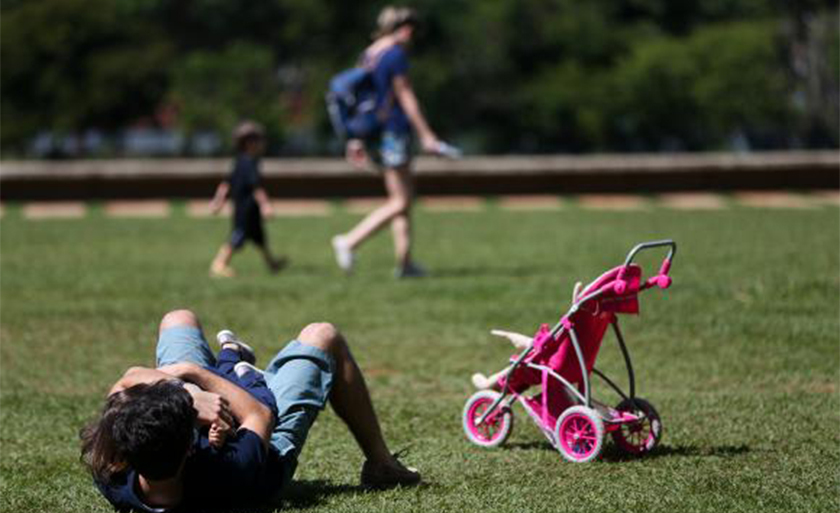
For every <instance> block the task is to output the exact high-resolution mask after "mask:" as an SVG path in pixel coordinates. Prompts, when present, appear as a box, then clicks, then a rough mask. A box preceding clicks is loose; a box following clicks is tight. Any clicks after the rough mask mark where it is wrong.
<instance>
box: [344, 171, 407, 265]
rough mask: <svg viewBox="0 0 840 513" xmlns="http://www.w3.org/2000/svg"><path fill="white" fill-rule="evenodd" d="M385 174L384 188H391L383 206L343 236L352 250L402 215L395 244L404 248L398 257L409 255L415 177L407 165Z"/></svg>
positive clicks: (395, 235) (388, 189)
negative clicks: (410, 215) (410, 217)
mask: <svg viewBox="0 0 840 513" xmlns="http://www.w3.org/2000/svg"><path fill="white" fill-rule="evenodd" d="M384 174H385V189H386V190H387V192H388V199H387V201H386V202H385V204H383V205H382V206H381V207H379V208H377V209H376V210H374V211H373V212H371V213H370V214H368V216H367V217H365V218H364V219H363V220H362V221H361V222H360V223H359V224H357V225H356V227H355V228H353V229H352V230H350V231H349V232H348V233H347V234H345V235H344V236H343V240H344V242H345V243H346V244H347V246H348V247H349V248H350V249H351V250H354V249H356V248H357V247H359V246H360V245H361V244H362V243H363V242H365V241H366V240H367V239H369V238H370V237H371V236H373V235H374V234H375V233H376V232H377V231H379V230H380V229H381V228H382V227H383V226H385V224H387V223H389V222H393V220H394V219H396V218H400V217H402V218H405V220H404V221H400V222H399V223H398V225H399V234H397V232H396V231H395V233H394V244H395V247H397V246H398V245H399V248H400V249H399V250H398V251H401V252H402V253H401V254H399V255H398V256H397V260H403V259H405V258H407V254H408V253H407V252H408V250H409V248H410V245H411V231H410V222H409V221H408V212H409V210H410V209H411V203H412V199H413V193H414V191H413V180H412V177H411V173H410V171H409V169H408V167H401V168H394V169H386V170H385V171H384ZM395 230H397V228H395Z"/></svg>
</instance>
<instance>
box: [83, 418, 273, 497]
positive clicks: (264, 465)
mask: <svg viewBox="0 0 840 513" xmlns="http://www.w3.org/2000/svg"><path fill="white" fill-rule="evenodd" d="M282 482H283V465H282V463H281V461H280V459H279V456H278V454H277V453H276V451H274V450H272V449H266V448H265V446H264V445H263V443H262V441H261V440H260V437H259V436H258V435H257V434H256V433H254V432H253V431H250V430H247V429H240V430H239V431H238V432H237V433H236V434H235V435H234V436H232V437H230V438H228V439H227V441H226V442H225V445H224V446H223V447H222V448H221V449H219V450H216V449H214V448H212V447H210V445H209V442H208V439H207V436H206V432H205V433H204V434H202V435H200V436H199V437H198V439H197V441H196V442H195V444H193V453H192V454H191V455H190V456H189V457H188V458H187V463H186V465H185V466H184V497H183V501H182V503H181V504H180V505H179V506H178V507H176V508H172V509H156V508H151V507H149V506H146V505H145V504H143V501H142V500H141V499H140V497H139V496H138V490H139V484H138V481H137V473H136V472H135V471H134V470H132V469H129V470H127V471H125V472H123V473H121V474H119V475H118V476H114V478H113V479H112V483H109V484H103V483H98V482H97V483H96V486H97V487H98V488H99V490H100V492H101V493H102V495H104V496H105V497H106V498H107V499H108V501H109V502H110V503H111V504H112V505H113V506H114V507H115V508H117V510H119V511H140V512H143V513H158V512H161V511H166V512H167V513H175V512H177V513H187V512H192V511H206V510H213V509H218V508H225V507H228V506H234V505H235V506H240V505H243V504H249V503H253V502H258V501H260V500H266V499H268V498H270V497H272V496H273V495H274V494H275V493H276V492H277V491H278V490H279V487H280V483H282Z"/></svg>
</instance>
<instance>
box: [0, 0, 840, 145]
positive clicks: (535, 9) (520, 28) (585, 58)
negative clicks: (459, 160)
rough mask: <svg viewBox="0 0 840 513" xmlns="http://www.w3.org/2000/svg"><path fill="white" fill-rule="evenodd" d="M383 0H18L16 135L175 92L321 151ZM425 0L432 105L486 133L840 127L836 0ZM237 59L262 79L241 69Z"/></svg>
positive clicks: (200, 123)
mask: <svg viewBox="0 0 840 513" xmlns="http://www.w3.org/2000/svg"><path fill="white" fill-rule="evenodd" d="M385 3H386V2H384V1H380V0H377V1H372V0H361V1H358V2H333V1H329V0H251V1H248V2H230V1H225V0H191V1H189V2H187V1H183V0H107V1H106V0H28V1H25V2H24V1H14V0H11V1H7V2H4V3H3V5H2V7H0V10H2V32H0V37H2V45H0V52H2V62H3V73H2V77H0V86H1V87H2V91H3V95H2V119H0V121H2V133H0V136H2V137H0V141H1V142H2V148H3V149H4V150H8V149H13V150H14V149H17V150H19V149H20V148H21V147H22V145H23V143H25V141H26V140H27V139H28V138H30V137H32V135H33V134H34V133H36V132H37V131H38V130H39V129H47V130H53V131H58V132H64V133H68V132H78V131H81V130H83V129H85V128H89V127H99V128H104V129H106V130H113V129H116V128H119V127H123V126H126V125H127V124H130V123H132V122H134V121H136V120H137V119H138V118H140V117H144V116H148V115H150V114H151V113H153V112H154V111H155V110H156V109H157V108H158V107H159V106H161V104H164V103H165V102H168V101H172V100H173V99H176V100H177V102H178V104H179V105H180V106H181V108H182V109H183V111H182V112H183V116H182V118H181V119H179V120H178V122H179V124H180V125H181V128H183V129H185V130H187V131H190V130H194V129H199V128H201V129H213V130H218V131H221V132H222V133H224V134H226V133H227V127H228V126H229V125H230V124H231V123H232V122H234V121H232V120H236V119H240V118H243V117H254V116H257V117H260V118H261V119H263V120H264V121H265V122H266V124H267V125H269V126H270V127H271V138H272V141H273V143H274V145H275V149H277V147H279V145H280V143H281V140H282V139H283V138H284V137H285V138H286V139H290V138H298V139H303V140H309V141H310V143H309V144H308V146H306V147H308V148H309V150H307V151H317V149H318V148H323V147H325V144H324V143H325V142H326V141H330V140H332V137H333V135H332V133H331V132H330V130H329V128H328V123H327V119H326V118H327V117H326V112H325V109H324V105H323V93H324V90H325V88H326V83H327V81H328V79H329V77H330V76H331V75H332V74H334V73H336V72H338V71H340V70H342V69H344V68H346V67H348V66H350V65H352V63H353V62H354V61H355V60H356V58H357V57H358V55H359V53H360V52H361V51H362V50H363V49H364V47H365V45H366V44H367V43H368V41H369V36H370V33H371V31H372V30H373V28H374V25H375V18H376V15H377V13H378V11H379V9H380V8H381V7H382V6H383V5H384V4H385ZM415 4H416V6H417V8H418V9H419V10H420V12H421V15H422V20H423V27H422V30H421V31H420V33H419V37H418V38H417V40H416V41H415V44H414V48H413V50H412V53H413V55H412V65H413V67H412V80H413V82H414V84H415V86H416V88H417V91H418V93H419V97H420V99H421V103H422V105H423V108H424V111H425V112H426V114H427V116H428V117H429V118H430V120H431V122H432V125H433V126H434V127H435V128H436V129H437V131H438V132H440V134H441V135H442V136H444V137H446V138H448V139H454V140H455V141H456V142H459V143H461V144H465V145H467V146H468V149H469V150H470V151H473V152H480V151H483V152H511V151H538V152H556V151H571V152H582V151H594V150H600V151H622V150H658V149H662V148H666V149H667V148H671V149H679V148H685V149H698V150H702V149H717V148H722V147H726V146H727V145H729V144H730V142H729V141H730V139H731V138H732V137H733V135H735V134H741V135H744V136H746V137H747V138H748V139H749V140H750V141H751V143H752V144H753V145H754V146H757V147H765V146H768V147H790V146H803V145H804V146H806V147H811V146H813V147H824V146H836V145H837V144H838V143H840V133H838V130H840V129H838V126H837V123H836V119H837V117H838V114H837V110H838V103H840V100H839V99H838V95H840V93H839V92H838V86H837V69H838V58H837V48H838V40H840V32H838V27H837V24H836V22H835V20H836V16H837V10H836V2H828V1H823V0H810V1H808V2H797V3H794V4H783V3H779V2H773V1H771V0H685V1H679V2H674V1H667V0H621V1H612V0H590V1H586V2H580V1H574V0H496V1H478V0H424V1H418V2H415ZM815 19H823V20H826V19H827V20H831V22H830V23H820V24H815V23H813V22H812V21H811V20H815ZM248 54H252V55H248ZM801 55H810V56H812V60H814V62H809V63H808V64H807V65H804V66H803V65H802V64H801V63H796V62H795V61H796V59H798V58H801ZM797 56H799V57H797ZM823 61H825V62H823ZM225 69H229V70H231V73H230V74H228V73H226V72H225V71H224V70H225ZM803 70H804V71H803ZM236 72H242V73H245V74H246V75H248V76H249V77H252V78H255V79H257V80H260V81H261V82H262V83H261V84H259V85H258V86H256V85H254V84H249V85H245V84H244V83H239V85H237V80H236V79H235V78H233V76H231V75H233V74H234V73H236ZM800 74H802V76H799V75H800ZM792 77H797V78H796V79H795V80H793V79H792ZM205 80H206V81H208V82H210V83H207V84H202V83H201V82H202V81H205ZM243 80H244V79H243ZM248 80H250V78H249V79H248ZM815 84H816V85H815ZM816 90H819V91H820V93H819V94H815V95H810V94H811V93H808V91H816ZM803 91H805V93H803ZM199 93H201V95H203V94H207V95H208V96H206V101H203V102H201V101H199V100H198V98H201V95H199ZM803 94H805V95H806V96H807V95H810V96H808V98H807V99H806V101H805V102H806V103H807V105H806V106H805V107H801V106H798V105H797V104H796V102H801V99H799V96H802V95H803ZM258 102H266V103H264V104H263V108H258V107H255V104H256V103H258ZM214 109H218V112H213V110H214ZM254 112H257V114H254ZM825 112H828V114H825ZM291 151H297V150H291Z"/></svg>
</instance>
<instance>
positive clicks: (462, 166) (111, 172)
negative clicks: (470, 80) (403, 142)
mask: <svg viewBox="0 0 840 513" xmlns="http://www.w3.org/2000/svg"><path fill="white" fill-rule="evenodd" d="M229 168H230V159H195V160H189V159H165V160H152V159H137V160H81V161H6V162H2V163H0V199H2V200H4V201H8V200H32V199H43V200H71V199H115V198H124V199H128V198H159V197H162V196H165V197H170V198H196V197H208V196H209V195H211V194H212V192H213V190H214V188H215V186H216V184H217V183H218V182H219V180H221V179H222V178H223V177H224V176H225V175H226V174H227V173H228V170H229ZM415 172H416V177H417V188H418V192H419V193H420V194H423V195H428V194H434V195H463V194H563V193H581V192H584V193H586V192H590V193H612V192H667V191H698V190H700V191H702V190H756V189H762V190H768V189H837V188H840V153H838V151H806V152H761V153H748V154H733V153H697V154H667V155H662V154H655V155H646V154H632V155H590V156H476V157H468V158H464V159H462V160H457V161H451V160H444V159H437V158H429V157H424V158H419V159H418V160H417V164H416V169H415ZM263 175H264V179H265V184H266V187H267V188H268V190H269V192H270V194H271V195H272V196H275V197H302V198H306V197H310V198H323V197H353V196H371V195H381V194H382V193H383V185H382V180H381V178H380V177H379V176H378V175H377V174H375V173H372V172H365V171H358V170H355V169H353V168H351V167H350V166H349V165H347V164H346V163H345V162H344V161H343V160H341V159H321V158H309V159H265V160H264V161H263Z"/></svg>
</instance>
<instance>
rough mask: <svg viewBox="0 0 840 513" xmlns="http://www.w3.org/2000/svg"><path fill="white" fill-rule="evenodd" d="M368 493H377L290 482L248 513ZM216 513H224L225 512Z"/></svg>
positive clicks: (265, 512)
mask: <svg viewBox="0 0 840 513" xmlns="http://www.w3.org/2000/svg"><path fill="white" fill-rule="evenodd" d="M419 486H420V487H427V486H429V483H421V484H420V485H419ZM368 493H378V490H372V489H369V488H365V487H363V486H361V485H355V486H353V485H348V484H333V483H330V482H329V481H325V480H323V479H314V480H312V481H292V482H291V484H289V486H288V488H286V490H285V491H284V492H283V496H282V497H281V498H279V499H276V500H273V501H270V502H267V503H263V504H258V505H255V506H252V507H251V509H249V510H248V511H249V512H250V513H274V512H275V511H281V510H284V509H289V508H296V509H308V508H314V507H317V506H320V505H322V504H323V503H324V502H325V501H326V499H327V498H328V497H330V496H333V495H354V494H368ZM236 511H241V510H236ZM216 513H225V510H222V511H219V512H216Z"/></svg>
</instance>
